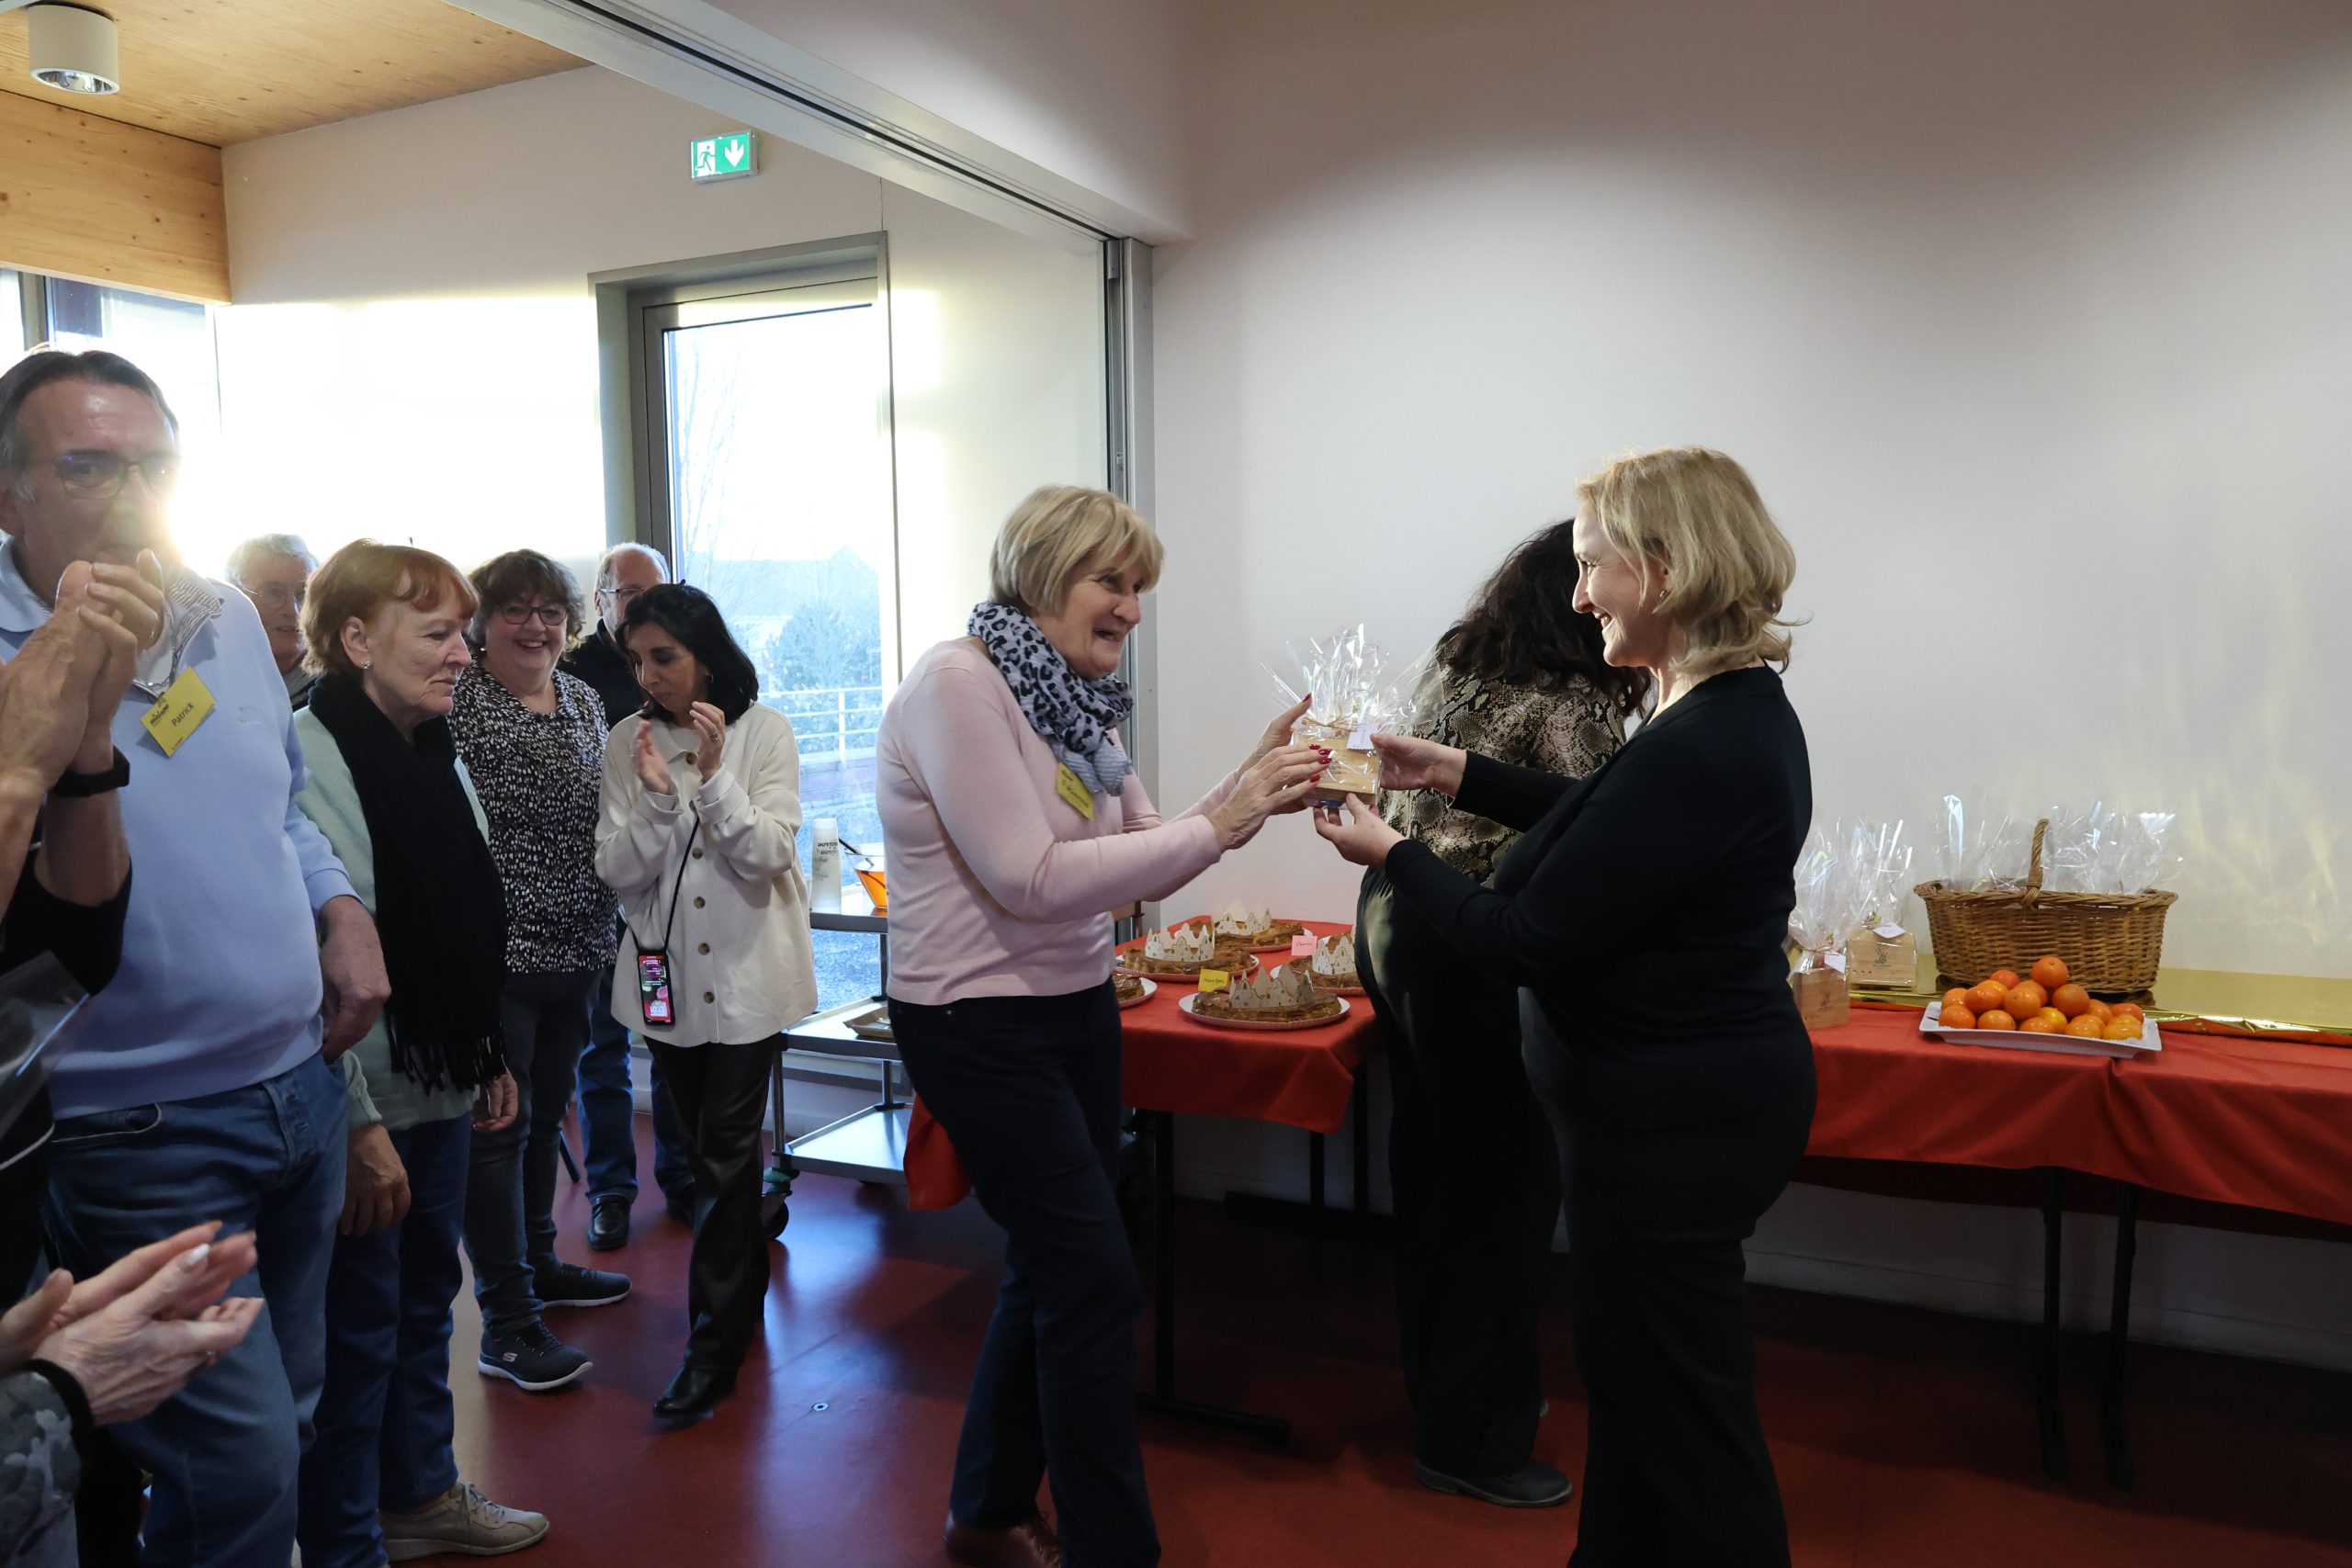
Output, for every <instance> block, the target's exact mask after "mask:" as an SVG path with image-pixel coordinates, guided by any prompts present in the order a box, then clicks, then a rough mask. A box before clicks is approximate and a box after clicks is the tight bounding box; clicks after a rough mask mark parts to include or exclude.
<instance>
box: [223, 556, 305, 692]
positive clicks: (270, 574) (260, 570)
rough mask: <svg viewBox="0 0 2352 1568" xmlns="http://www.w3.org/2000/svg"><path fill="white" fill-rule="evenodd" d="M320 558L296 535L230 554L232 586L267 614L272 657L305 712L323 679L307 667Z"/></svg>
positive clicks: (265, 626) (264, 616) (264, 625)
mask: <svg viewBox="0 0 2352 1568" xmlns="http://www.w3.org/2000/svg"><path fill="white" fill-rule="evenodd" d="M316 570H319V558H318V557H316V556H314V555H312V554H311V547H310V546H308V545H306V544H304V543H303V542H302V541H301V540H300V539H298V538H296V537H295V536H293V535H291V534H264V535H263V536H261V537H259V538H257V539H247V540H246V541H245V542H244V543H243V544H242V545H239V546H238V547H236V548H235V549H233V550H231V551H230V552H229V581H231V582H232V583H234V584H236V587H237V591H238V592H240V593H243V595H244V596H245V597H246V598H248V599H250V600H252V601H253V602H254V609H255V610H258V611H259V612H261V629H262V630H264V631H266V632H267V633H268V634H269V656H270V657H271V658H272V659H275V660H277V672H278V674H279V675H281V676H283V677H284V678H285V681H286V697H287V701H288V703H289V704H291V705H293V706H295V707H297V708H299V707H300V706H301V705H303V704H304V703H307V702H309V701H310V700H311V687H312V686H313V685H315V684H317V683H318V679H319V678H318V676H317V674H316V673H314V672H313V671H311V670H309V669H307V668H305V667H304V666H303V663H302V600H303V599H304V597H305V596H306V595H307V594H308V593H309V592H310V587H311V573H312V572H314V571H316Z"/></svg>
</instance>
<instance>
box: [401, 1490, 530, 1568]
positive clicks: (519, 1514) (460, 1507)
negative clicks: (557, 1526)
mask: <svg viewBox="0 0 2352 1568" xmlns="http://www.w3.org/2000/svg"><path fill="white" fill-rule="evenodd" d="M377 1517H378V1519H379V1521H381V1523H382V1525H383V1527H384V1555H385V1556H386V1557H388V1558H390V1560H391V1561H393V1562H413V1561H414V1560H415V1559H417V1558H420V1557H437V1556H439V1555H440V1554H441V1553H443V1552H445V1551H454V1552H457V1553H458V1554H460V1555H462V1556H466V1557H503V1556H505V1555H506V1554H507V1553H508V1552H510V1551H522V1550H523V1549H524V1548H525V1547H526V1546H537V1545H538V1544H539V1542H540V1541H541V1540H545V1539H546V1537H547V1533H548V1520H547V1516H546V1515H545V1514H532V1513H526V1512H525V1511H524V1510H522V1509H521V1508H507V1507H502V1506H499V1505H498V1504H496V1503H493V1502H492V1501H491V1500H490V1499H489V1498H487V1497H485V1496H483V1495H481V1487H479V1486H476V1485H475V1484H474V1483H472V1482H470V1481H461V1482H459V1483H458V1484H457V1485H455V1486H452V1487H450V1488H449V1490H447V1492H444V1493H443V1494H441V1495H440V1496H438V1497H435V1499H434V1500H433V1501H432V1502H430V1503H427V1504H426V1505H424V1506H423V1507H422V1508H418V1509H416V1510H415V1511H414V1512H413V1513H406V1514H395V1513H392V1512H390V1511H389V1510H387V1511H386V1512H384V1513H382V1514H379V1515H378V1516H377Z"/></svg>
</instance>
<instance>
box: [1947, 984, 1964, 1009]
mask: <svg viewBox="0 0 2352 1568" xmlns="http://www.w3.org/2000/svg"><path fill="white" fill-rule="evenodd" d="M1967 1006H1968V987H1965V986H1954V987H1952V988H1951V990H1949V991H1946V992H1945V993H1944V1007H1945V1009H1946V1010H1951V1009H1952V1008H1964V1007H1967Z"/></svg>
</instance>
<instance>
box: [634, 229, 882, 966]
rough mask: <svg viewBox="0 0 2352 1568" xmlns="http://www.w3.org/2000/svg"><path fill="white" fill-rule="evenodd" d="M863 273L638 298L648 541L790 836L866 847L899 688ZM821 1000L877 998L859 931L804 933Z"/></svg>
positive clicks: (876, 343) (841, 270) (876, 370)
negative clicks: (769, 713)
mask: <svg viewBox="0 0 2352 1568" xmlns="http://www.w3.org/2000/svg"><path fill="white" fill-rule="evenodd" d="M636 302H637V303H638V305H639V310H638V313H637V331H636V333H634V335H633V345H634V348H635V352H636V355H637V367H636V375H637V379H638V383H639V388H640V397H641V398H642V400H643V401H642V405H641V415H640V418H641V424H642V433H643V435H644V437H645V441H644V445H643V447H642V449H641V450H640V453H639V464H640V474H641V476H642V478H643V480H644V483H645V491H644V492H643V495H642V500H643V502H644V503H645V506H646V516H647V521H648V522H649V524H650V529H649V532H650V534H651V536H652V537H653V538H654V539H655V541H656V542H657V543H660V544H661V545H662V547H664V549H665V551H666V553H667V554H668V555H669V557H670V559H671V561H672V564H673V567H674V569H675V570H676V572H677V575H678V577H679V579H680V581H685V582H690V583H693V584H695V586H697V587H700V588H702V589H703V590H704V591H705V592H708V593H709V594H710V596H711V597H712V598H713V599H715V600H717V601H718V606H719V608H720V609H721V610H722V611H724V612H725V614H726V616H727V623H728V626H729V628H730V629H731V630H732V631H733V632H734V634H735V637H736V640H737V641H738V642H740V643H741V644H742V646H743V649H744V651H745V652H747V653H749V654H750V655H751V657H752V664H753V665H754V667H756V668H757V670H758V671H759V674H760V700H761V701H762V702H763V703H764V704H765V705H768V706H770V707H772V708H774V709H775V710H776V711H777V712H779V713H781V714H783V715H784V716H786V717H787V718H789V719H790V720H791V721H792V727H793V731H794V734H795V736H796V738H797V741H798V744H799V750H800V802H801V813H802V818H803V821H804V826H803V829H802V832H801V843H800V850H801V863H802V864H804V865H806V864H808V863H809V827H808V826H807V824H811V823H814V822H815V821H816V820H817V819H818V818H827V817H830V818H833V819H834V821H835V822H836V823H838V824H839V826H840V830H841V836H842V840H844V843H845V845H847V846H851V847H854V848H855V849H862V850H865V851H868V852H879V851H880V849H881V847H882V824H881V819H880V818H879V816H878V815H877V814H876V807H875V795H874V741H875V735H876V730H877V728H879V726H880V724H881V720H882V707H883V704H884V702H885V701H886V700H887V698H888V694H889V690H890V687H891V686H892V685H893V684H894V683H895V682H896V681H897V678H898V673H899V671H898V668H897V664H898V657H897V646H898V632H897V626H896V615H897V603H898V592H897V583H898V561H897V543H896V540H897V531H896V515H895V511H894V507H893V503H892V491H891V461H890V432H889V346H888V335H887V333H886V332H885V329H884V326H883V313H882V310H881V308H880V305H879V301H878V295H877V292H876V267H875V265H873V264H872V262H867V263H866V264H865V265H862V266H861V265H855V264H852V265H847V266H844V265H840V264H838V263H828V264H826V265H822V266H821V267H820V268H814V269H804V270H802V271H799V272H797V273H796V272H784V273H779V274H771V275H768V276H763V277H761V278H758V279H754V280H737V281H730V282H727V283H719V284H711V285H704V286H701V287H698V288H692V289H674V288H673V289H669V290H661V291H656V292H653V293H651V294H649V295H640V296H639V297H638V299H637V301H636ZM816 944H817V970H818V993H819V998H820V1005H822V1006H826V1007H831V1006H832V1005H834V1004H836V1003H840V1002H845V1001H853V1000H856V999H858V998H863V997H867V996H871V995H873V994H874V993H875V992H876V990H877V989H878V988H879V986H880V972H879V961H878V952H877V949H876V944H875V941H874V939H873V938H872V937H870V936H862V935H855V934H845V933H833V932H824V931H820V932H818V933H816Z"/></svg>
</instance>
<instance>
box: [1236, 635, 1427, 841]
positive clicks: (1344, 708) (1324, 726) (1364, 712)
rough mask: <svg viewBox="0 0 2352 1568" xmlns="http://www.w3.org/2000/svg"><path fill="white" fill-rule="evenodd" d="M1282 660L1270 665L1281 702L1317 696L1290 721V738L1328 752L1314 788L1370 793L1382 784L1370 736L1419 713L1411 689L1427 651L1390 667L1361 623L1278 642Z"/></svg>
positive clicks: (1330, 794) (1403, 727) (1396, 730)
mask: <svg viewBox="0 0 2352 1568" xmlns="http://www.w3.org/2000/svg"><path fill="white" fill-rule="evenodd" d="M1283 666H1284V667H1285V668H1286V669H1287V670H1288V671H1289V674H1288V675H1287V676H1285V673H1284V671H1283V669H1277V668H1276V667H1275V666H1274V665H1272V664H1269V665H1268V666H1267V670H1266V672H1267V673H1268V674H1269V675H1271V676H1272V678H1273V682H1274V690H1275V693H1276V694H1278V695H1279V696H1280V697H1281V698H1282V700H1283V705H1284V706H1285V707H1292V706H1295V705H1297V704H1298V701H1299V699H1300V698H1301V697H1302V696H1308V695H1311V696H1312V697H1313V699H1314V701H1313V703H1312V705H1310V706H1309V707H1308V708H1307V710H1306V717H1304V718H1302V719H1300V720H1299V721H1298V722H1297V723H1296V724H1295V725H1294V726H1293V727H1292V728H1291V739H1293V740H1295V741H1298V742H1301V743H1304V744H1308V745H1315V746H1321V747H1324V748H1326V749H1328V750H1329V751H1330V753H1331V761H1330V764H1329V766H1328V767H1326V768H1325V769H1324V772H1323V778H1322V780H1321V782H1320V783H1319V784H1317V785H1316V793H1317V795H1322V796H1323V797H1325V798H1326V799H1330V800H1336V799H1338V798H1339V797H1340V796H1341V795H1363V796H1365V797H1367V798H1369V797H1370V796H1371V795H1372V794H1373V793H1374V791H1375V790H1376V789H1378V788H1379V785H1380V754H1379V753H1378V752H1376V751H1374V750H1373V749H1372V738H1373V737H1374V735H1378V734H1382V733H1387V734H1405V733H1408V732H1409V731H1410V730H1411V728H1412V727H1413V721H1414V719H1415V718H1416V717H1417V716H1418V713H1417V710H1416V708H1415V706H1414V701H1413V694H1414V692H1415V690H1416V689H1417V688H1418V687H1419V684H1420V677H1421V675H1422V673H1423V672H1424V671H1425V670H1426V669H1427V667H1428V658H1427V656H1426V655H1424V656H1423V657H1422V658H1421V659H1419V660H1414V661H1413V662H1412V663H1411V664H1408V665H1407V666H1405V667H1404V668H1403V669H1401V670H1397V669H1392V668H1390V666H1389V664H1388V661H1387V660H1386V658H1385V656H1384V655H1383V654H1382V653H1381V651H1380V647H1379V645H1378V644H1376V643H1374V641H1373V640H1372V639H1371V637H1368V636H1366V635H1365V632H1364V628H1363V626H1352V627H1349V628H1345V629H1342V630H1340V631H1337V632H1334V633H1333V634H1331V636H1329V637H1323V638H1319V639H1317V640H1316V641H1314V642H1310V643H1308V644H1307V645H1306V647H1305V648H1304V649H1302V648H1300V647H1299V645H1298V644H1296V643H1284V644H1283Z"/></svg>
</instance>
